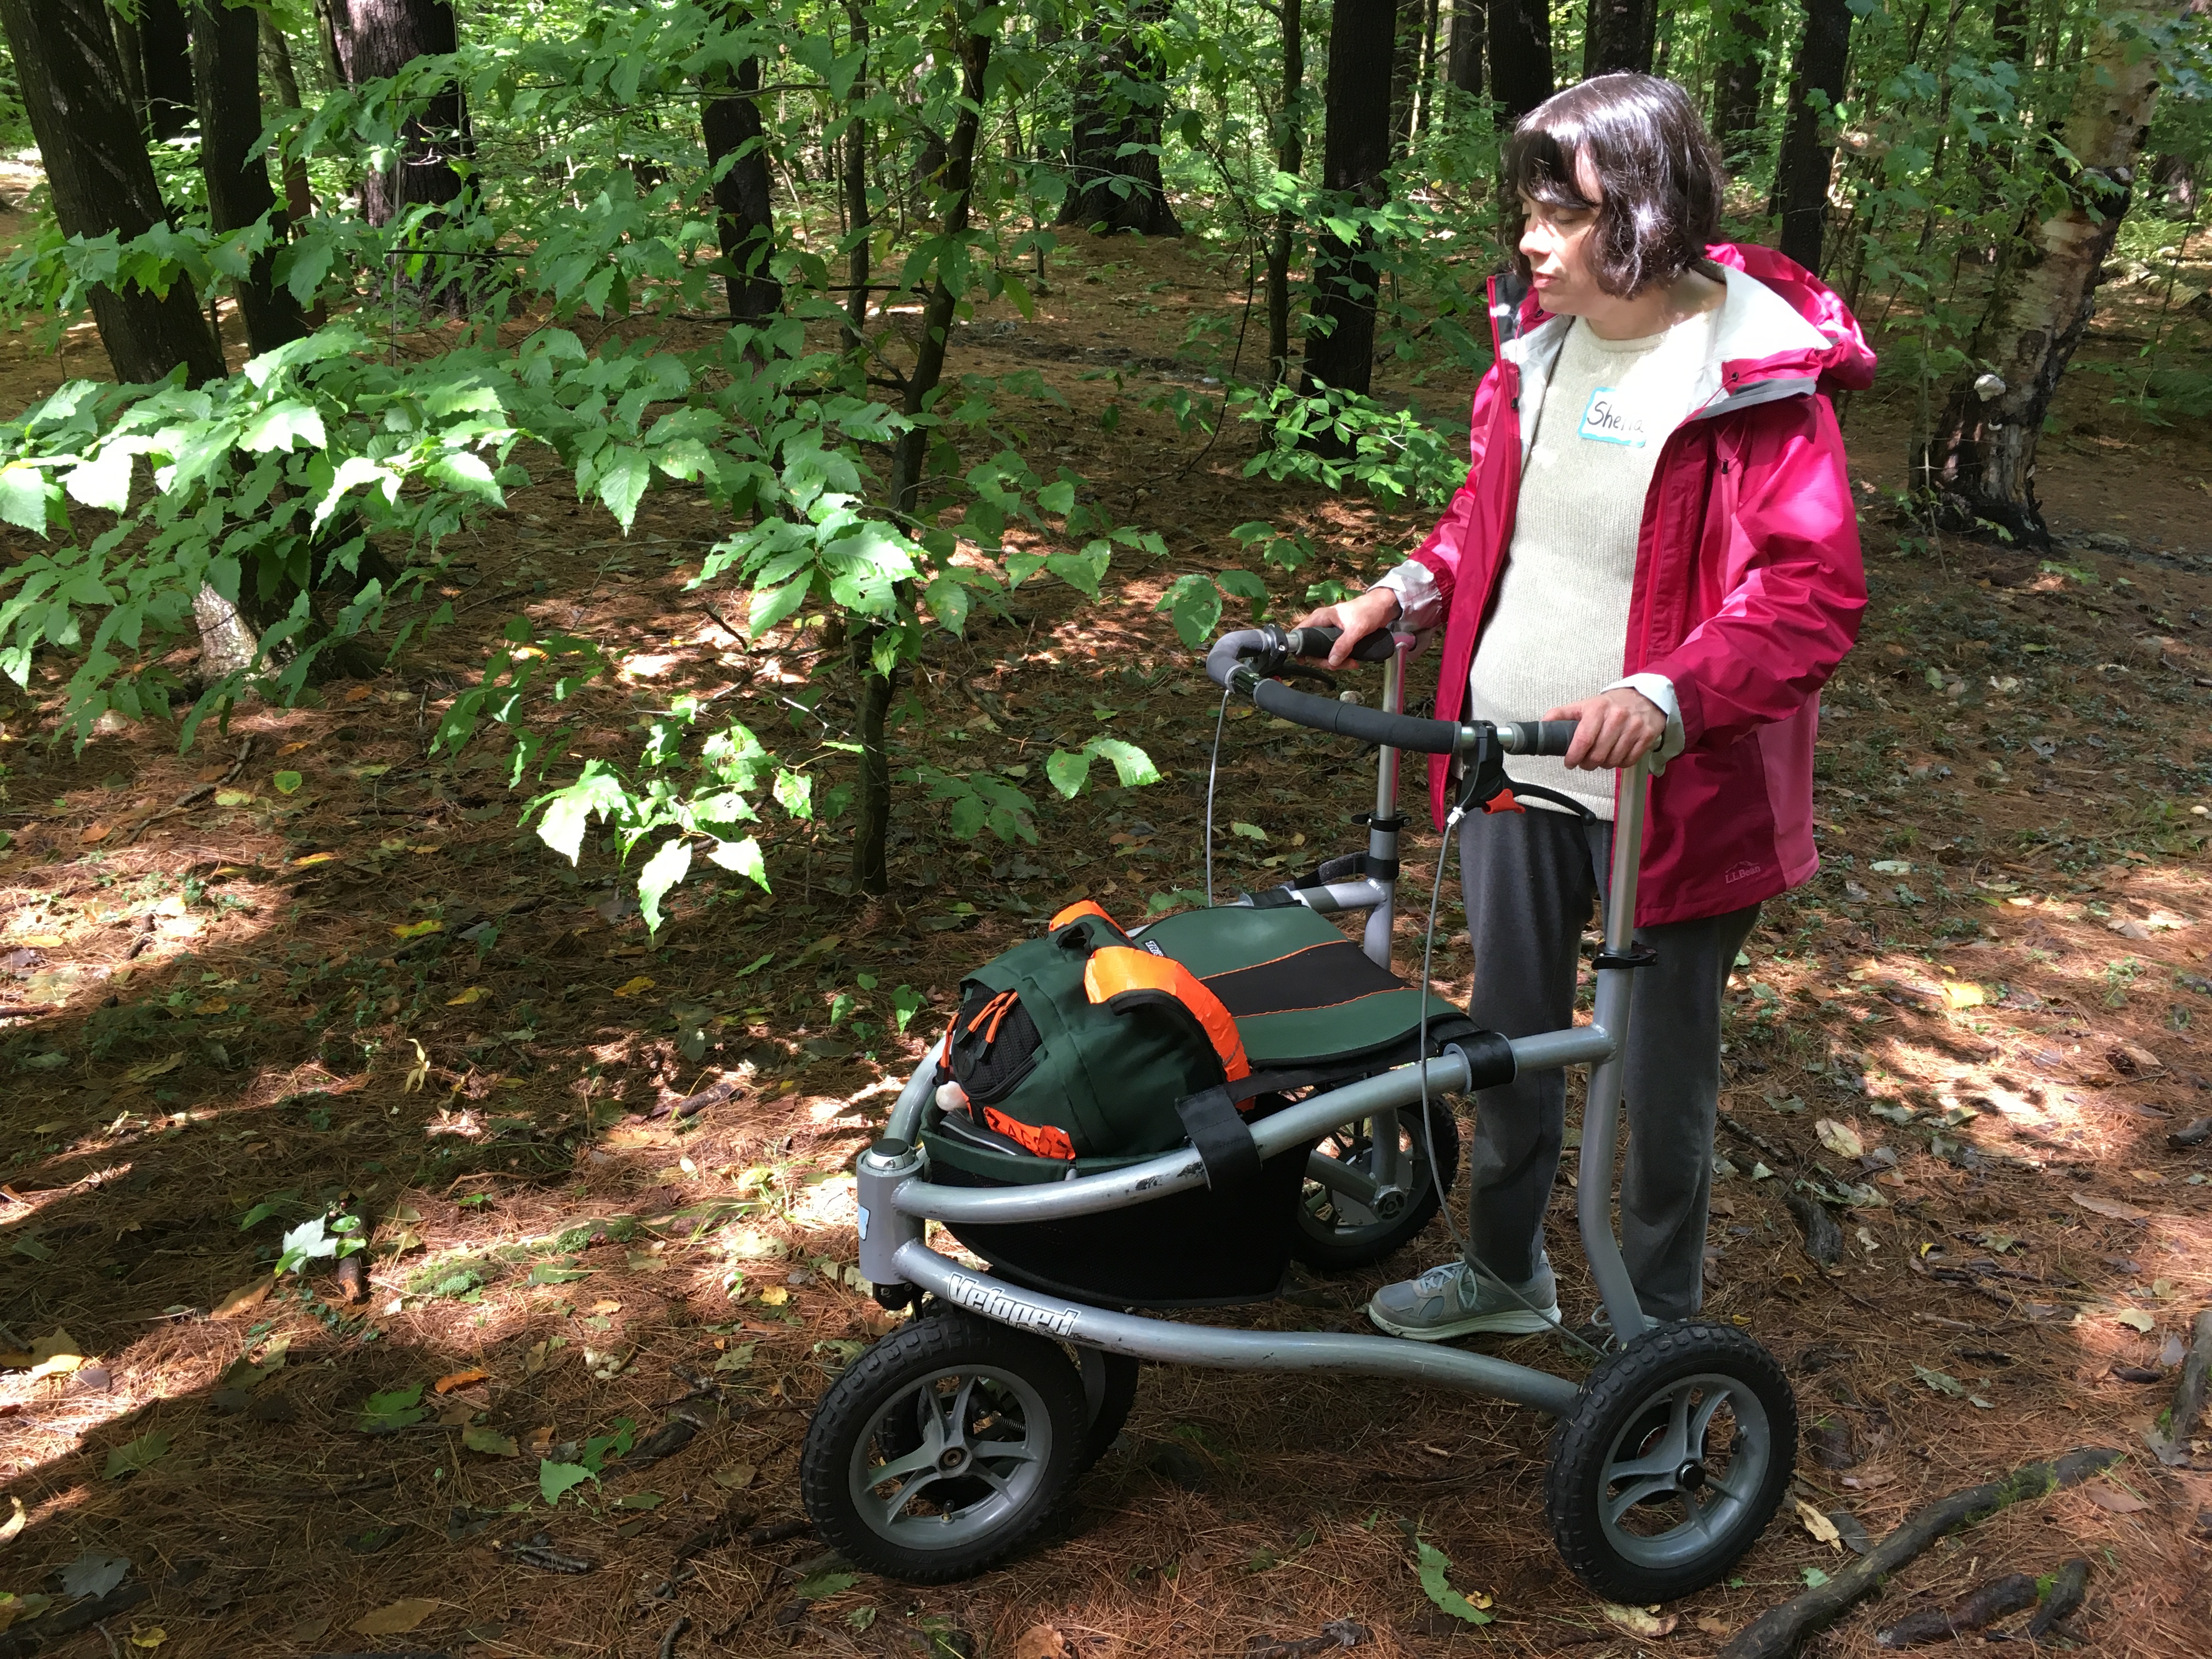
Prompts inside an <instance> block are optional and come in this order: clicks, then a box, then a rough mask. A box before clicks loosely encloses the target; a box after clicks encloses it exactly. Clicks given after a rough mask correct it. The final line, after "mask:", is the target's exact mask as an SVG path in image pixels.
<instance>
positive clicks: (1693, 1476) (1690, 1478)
mask: <svg viewBox="0 0 2212 1659" xmlns="http://www.w3.org/2000/svg"><path fill="white" fill-rule="evenodd" d="M1704 1485H1705V1465H1704V1464H1703V1463H1698V1462H1690V1463H1685V1464H1683V1465H1682V1467H1681V1468H1679V1469H1677V1470H1675V1471H1674V1486H1675V1488H1676V1490H1678V1491H1680V1492H1695V1491H1697V1490H1698V1488H1699V1487H1700V1486H1704Z"/></svg>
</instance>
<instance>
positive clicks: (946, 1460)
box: [937, 1446, 968, 1472]
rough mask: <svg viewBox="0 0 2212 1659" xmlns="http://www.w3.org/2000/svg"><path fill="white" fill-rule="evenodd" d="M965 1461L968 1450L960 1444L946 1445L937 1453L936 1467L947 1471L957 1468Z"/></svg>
mask: <svg viewBox="0 0 2212 1659" xmlns="http://www.w3.org/2000/svg"><path fill="white" fill-rule="evenodd" d="M967 1461H968V1452H967V1449H966V1448H964V1447H961V1446H947V1447H946V1448H945V1449H944V1450H943V1451H941V1452H939V1454H938V1455H937V1467H938V1468H940V1469H945V1470H946V1471H948V1472H949V1471H951V1470H953V1469H957V1468H959V1467H960V1466H961V1465H962V1464H963V1463H965V1462H967Z"/></svg>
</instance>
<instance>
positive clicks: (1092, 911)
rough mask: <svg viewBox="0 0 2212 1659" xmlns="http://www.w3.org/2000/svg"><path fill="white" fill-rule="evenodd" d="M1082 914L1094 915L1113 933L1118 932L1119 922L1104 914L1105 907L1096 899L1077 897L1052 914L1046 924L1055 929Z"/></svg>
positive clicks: (1119, 930)
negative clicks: (1074, 900)
mask: <svg viewBox="0 0 2212 1659" xmlns="http://www.w3.org/2000/svg"><path fill="white" fill-rule="evenodd" d="M1082 916H1096V917H1097V918H1098V919H1099V920H1100V921H1103V922H1104V923H1105V924H1106V925H1107V926H1108V927H1111V928H1112V929H1113V930H1114V931H1115V933H1120V932H1121V923H1120V922H1118V921H1115V920H1114V918H1113V917H1111V916H1109V915H1107V914H1106V907H1105V906H1103V904H1101V903H1099V902H1098V901H1097V899H1078V900H1077V901H1076V902H1074V903H1073V904H1071V905H1069V906H1068V907H1067V908H1066V909H1065V910H1062V911H1061V912H1060V914H1059V915H1056V916H1054V918H1053V919H1052V921H1050V923H1048V927H1051V928H1055V929H1056V928H1060V927H1066V926H1067V924H1068V923H1069V922H1071V921H1075V920H1077V919H1078V918H1079V917H1082Z"/></svg>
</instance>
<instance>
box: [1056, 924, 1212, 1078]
mask: <svg viewBox="0 0 2212 1659" xmlns="http://www.w3.org/2000/svg"><path fill="white" fill-rule="evenodd" d="M1083 989H1084V992H1085V994H1086V995H1088V996H1089V997H1090V999H1091V1001H1093V1002H1096V1003H1103V1004H1105V1005H1106V1006H1108V1007H1111V1006H1113V1005H1114V1001H1115V998H1117V997H1122V996H1127V995H1129V994H1133V993H1136V992H1148V993H1151V994H1154V995H1159V996H1169V997H1172V998H1174V999H1175V1000H1176V1001H1177V1002H1179V1003H1181V1004H1182V1006H1184V1007H1185V1008H1188V1010H1189V1011H1190V1012H1191V1015H1192V1017H1193V1018H1195V1019H1196V1020H1197V1021H1198V1024H1199V1028H1200V1030H1203V1031H1204V1032H1205V1033H1206V1040H1207V1041H1208V1042H1211V1043H1212V1044H1213V1052H1214V1053H1215V1054H1217V1055H1218V1056H1219V1057H1220V1060H1221V1069H1222V1072H1223V1073H1224V1074H1225V1076H1226V1077H1227V1078H1228V1079H1229V1080H1230V1081H1231V1083H1234V1082H1235V1081H1236V1080H1237V1079H1238V1078H1241V1077H1249V1075H1250V1074H1251V1071H1252V1062H1251V1061H1250V1060H1249V1059H1247V1058H1246V1057H1245V1054H1244V1039H1243V1037H1241V1036H1238V1035H1237V1022H1236V1021H1235V1020H1234V1019H1232V1018H1230V1014H1229V1010H1228V1009H1226V1008H1225V1007H1224V1006H1222V1003H1221V999H1220V998H1219V997H1218V996H1216V995H1214V994H1213V993H1212V991H1209V990H1208V989H1206V984H1205V982H1204V981H1201V980H1200V978H1199V977H1198V975H1195V974H1194V973H1192V972H1191V971H1190V969H1188V968H1186V967H1184V966H1183V965H1182V963H1179V962H1177V961H1176V960H1175V958H1174V957H1156V956H1154V955H1153V954H1152V952H1151V951H1139V950H1135V949H1133V948H1132V947H1131V946H1129V945H1107V946H1105V947H1104V948H1103V949H1102V950H1097V951H1092V952H1091V960H1090V962H1089V963H1087V964H1085V968H1084V969H1083Z"/></svg>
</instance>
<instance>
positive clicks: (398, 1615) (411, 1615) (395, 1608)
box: [349, 1595, 438, 1636]
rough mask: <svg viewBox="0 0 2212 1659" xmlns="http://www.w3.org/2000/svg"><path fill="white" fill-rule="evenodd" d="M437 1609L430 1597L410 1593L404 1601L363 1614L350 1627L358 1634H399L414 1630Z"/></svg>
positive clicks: (394, 1602)
mask: <svg viewBox="0 0 2212 1659" xmlns="http://www.w3.org/2000/svg"><path fill="white" fill-rule="evenodd" d="M437 1610H438V1604H437V1603H436V1602H435V1601H431V1600H430V1599H429V1598H428V1597H427V1596H421V1595H410V1596H409V1597H408V1598H407V1599H406V1600H405V1601H393V1602H392V1603H390V1604H389V1605H388V1606H385V1607H379V1608H378V1609H377V1610H376V1611H375V1612H374V1613H363V1614H362V1616H361V1617H360V1618H358V1619H356V1620H354V1621H353V1623H352V1625H351V1626H349V1628H350V1629H351V1630H352V1632H354V1634H355V1635H356V1636H398V1635H401V1634H403V1633H404V1632H407V1631H410V1630H413V1629H414V1628H415V1626H417V1625H419V1624H421V1623H422V1621H423V1620H425V1619H428V1617H429V1616H430V1615H431V1614H432V1613H435V1612H436V1611H437Z"/></svg>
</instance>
